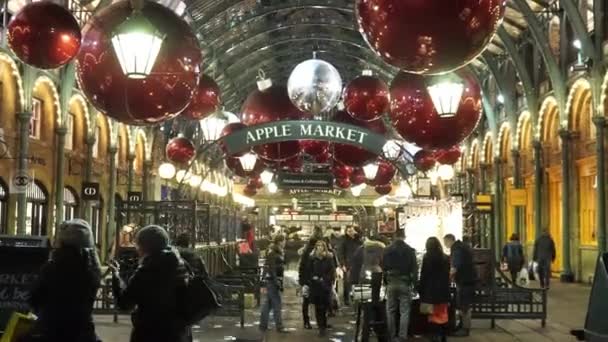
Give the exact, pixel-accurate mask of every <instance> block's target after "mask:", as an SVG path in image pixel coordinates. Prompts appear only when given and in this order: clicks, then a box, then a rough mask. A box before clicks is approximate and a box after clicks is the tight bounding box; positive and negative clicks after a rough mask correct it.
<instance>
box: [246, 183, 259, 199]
mask: <svg viewBox="0 0 608 342" xmlns="http://www.w3.org/2000/svg"><path fill="white" fill-rule="evenodd" d="M257 193H258V190H257V189H256V188H255V187H250V186H249V185H247V186H246V187H245V188H244V189H243V194H245V196H249V197H253V196H255V195H257Z"/></svg>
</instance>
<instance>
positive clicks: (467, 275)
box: [450, 241, 477, 286]
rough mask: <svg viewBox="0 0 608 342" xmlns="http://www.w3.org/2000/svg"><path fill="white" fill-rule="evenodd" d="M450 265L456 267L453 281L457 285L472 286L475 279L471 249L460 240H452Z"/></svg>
mask: <svg viewBox="0 0 608 342" xmlns="http://www.w3.org/2000/svg"><path fill="white" fill-rule="evenodd" d="M450 254H451V255H450V257H451V263H452V267H454V268H455V269H456V275H455V276H454V282H455V283H456V285H458V286H474V285H475V281H476V279H477V273H476V271H475V265H473V250H472V249H471V247H470V246H469V245H467V244H465V243H463V242H462V241H456V242H454V245H452V248H451V252H450Z"/></svg>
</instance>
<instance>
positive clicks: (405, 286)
mask: <svg viewBox="0 0 608 342" xmlns="http://www.w3.org/2000/svg"><path fill="white" fill-rule="evenodd" d="M382 266H383V267H382V268H383V270H384V277H385V279H386V294H387V300H386V314H387V321H388V330H389V333H390V337H391V338H398V339H399V340H400V341H407V336H408V327H409V324H410V309H411V304H412V296H413V293H414V287H415V286H416V282H417V281H418V264H417V261H416V251H415V250H414V249H413V248H412V247H410V246H409V245H408V244H407V243H406V242H405V232H404V231H403V230H398V231H397V232H396V233H395V240H394V241H393V243H392V244H391V245H390V246H388V247H387V248H386V250H385V251H384V257H383V258H382ZM397 314H399V336H397V321H396V318H397Z"/></svg>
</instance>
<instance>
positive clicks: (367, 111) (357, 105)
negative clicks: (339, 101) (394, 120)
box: [342, 75, 390, 121]
mask: <svg viewBox="0 0 608 342" xmlns="http://www.w3.org/2000/svg"><path fill="white" fill-rule="evenodd" d="M342 98H343V99H344V107H345V109H346V111H347V112H348V114H350V115H351V116H352V117H353V118H355V119H357V120H363V121H372V120H376V119H378V118H379V117H380V116H381V115H382V114H385V113H388V111H389V108H390V100H389V89H388V86H387V85H386V83H384V81H382V80H381V79H379V78H377V77H374V76H367V75H363V76H359V77H357V78H355V79H354V80H352V81H350V83H349V84H348V85H347V86H346V87H345V88H344V94H343V95H342Z"/></svg>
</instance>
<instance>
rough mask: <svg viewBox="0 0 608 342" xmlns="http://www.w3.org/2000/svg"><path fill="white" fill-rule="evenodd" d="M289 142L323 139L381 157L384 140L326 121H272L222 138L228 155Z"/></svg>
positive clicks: (342, 124) (378, 136) (363, 131)
mask: <svg viewBox="0 0 608 342" xmlns="http://www.w3.org/2000/svg"><path fill="white" fill-rule="evenodd" d="M290 140H325V141H331V142H337V143H343V144H349V145H355V146H359V147H361V148H364V149H366V150H368V151H370V152H372V153H375V154H377V155H382V148H383V147H384V144H386V141H387V140H386V138H385V137H384V136H383V135H381V134H378V133H375V132H372V131H370V130H368V129H365V128H362V127H358V126H354V125H349V124H344V123H339V122H328V121H313V120H306V121H275V122H270V123H266V124H262V125H256V126H250V127H247V128H245V129H242V130H239V131H236V132H234V133H232V134H230V135H227V136H225V137H224V138H223V144H224V147H225V148H226V151H227V153H228V154H229V155H232V154H235V153H238V152H243V151H246V150H248V149H250V148H251V147H253V146H256V145H263V144H268V143H275V142H282V141H290Z"/></svg>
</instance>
